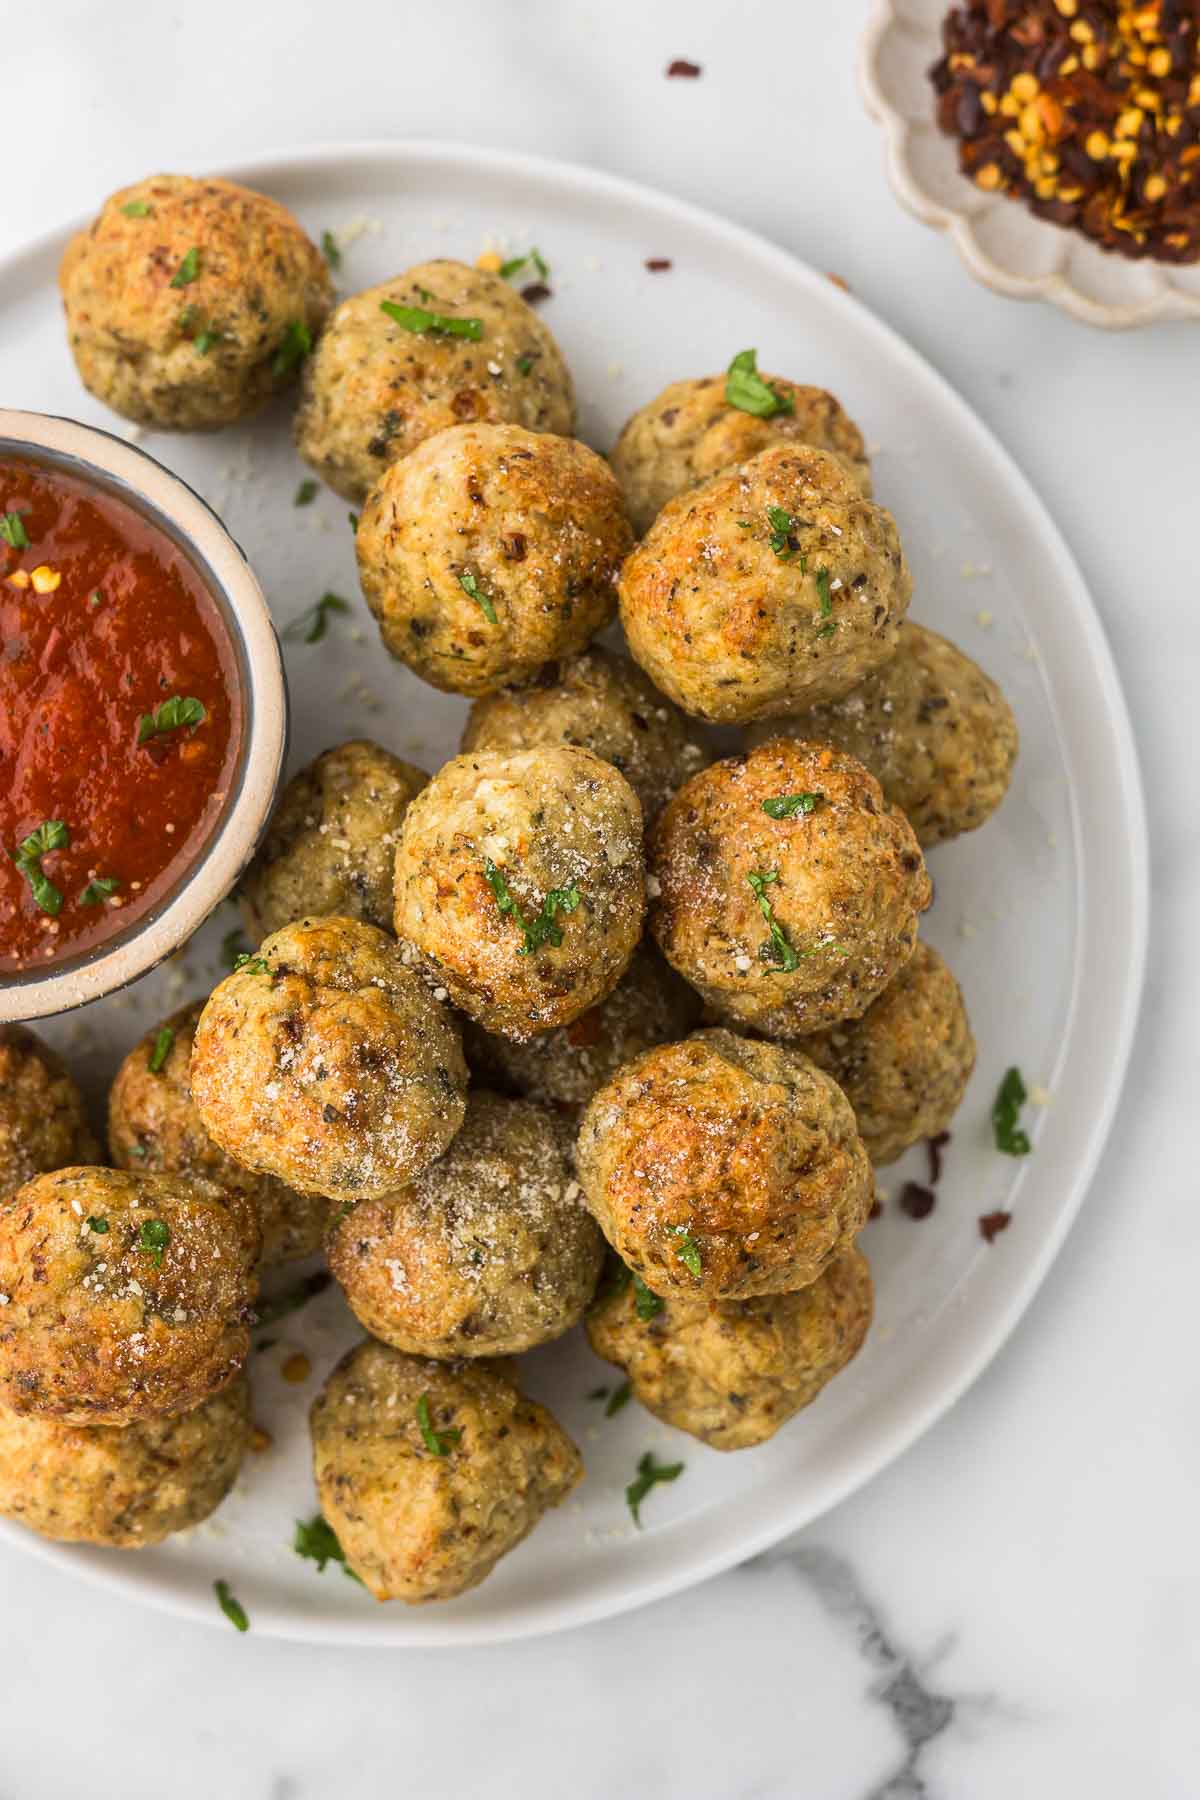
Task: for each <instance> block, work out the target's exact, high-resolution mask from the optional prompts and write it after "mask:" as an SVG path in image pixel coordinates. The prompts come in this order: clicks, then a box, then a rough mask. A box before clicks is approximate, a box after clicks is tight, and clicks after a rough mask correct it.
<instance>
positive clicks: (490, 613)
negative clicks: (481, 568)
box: [458, 569, 498, 625]
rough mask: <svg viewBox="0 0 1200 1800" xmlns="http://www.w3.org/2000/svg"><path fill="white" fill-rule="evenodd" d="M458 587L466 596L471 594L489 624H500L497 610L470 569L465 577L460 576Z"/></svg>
mask: <svg viewBox="0 0 1200 1800" xmlns="http://www.w3.org/2000/svg"><path fill="white" fill-rule="evenodd" d="M458 585H459V587H460V588H461V589H462V591H463V593H464V594H469V595H470V596H471V599H472V600H474V601H475V603H476V605H477V606H478V607H479V608H480V610H481V611H482V613H483V616H484V618H485V619H486V620H487V622H488V624H489V625H495V624H496V623H497V622H498V621H497V619H496V609H495V607H494V606H493V605H492V603H491V601H490V600H489V599H488V596H487V595H486V594H485V593H484V591H483V589H482V588H481V587H480V585H479V582H478V581H477V579H476V578H475V576H474V575H472V574H471V572H470V570H469V569H468V571H467V573H466V574H465V575H460V576H459V578H458Z"/></svg>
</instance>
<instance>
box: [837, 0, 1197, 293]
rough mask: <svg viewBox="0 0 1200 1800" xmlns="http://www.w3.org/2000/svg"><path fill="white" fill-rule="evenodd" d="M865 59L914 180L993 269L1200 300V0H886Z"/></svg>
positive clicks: (1081, 289) (922, 201)
mask: <svg viewBox="0 0 1200 1800" xmlns="http://www.w3.org/2000/svg"><path fill="white" fill-rule="evenodd" d="M861 76H862V81H863V87H864V92H865V95H866V99H867V103H868V106H869V107H870V109H871V111H872V112H873V113H874V114H875V116H876V117H877V118H878V119H879V120H880V122H881V123H882V124H883V126H884V128H885V131H886V134H887V140H888V168H889V174H890V176H891V180H892V184H893V187H894V188H895V190H896V193H897V195H898V197H899V198H900V199H901V201H902V202H903V203H904V204H905V206H907V207H908V208H909V210H910V211H912V212H914V213H915V214H916V215H917V216H918V217H919V218H921V219H923V220H924V221H925V222H926V223H929V224H932V225H935V226H937V227H938V228H939V229H941V230H944V231H946V232H947V233H948V234H949V235H950V236H951V238H952V239H953V240H954V242H955V243H956V244H957V246H958V249H959V251H960V253H961V255H962V257H963V260H964V261H965V262H966V264H967V267H968V268H969V269H970V271H971V272H972V274H974V275H975V276H976V277H977V278H978V279H979V280H981V281H983V282H985V283H986V284H987V285H988V286H989V287H992V288H994V289H996V290H997V291H999V292H1001V293H1006V294H1011V295H1014V296H1016V297H1018V298H1021V299H1033V298H1042V299H1047V300H1050V301H1051V302H1053V303H1054V304H1056V305H1058V306H1061V307H1062V308H1063V309H1064V310H1065V311H1067V312H1070V313H1072V314H1073V315H1074V316H1075V317H1077V318H1080V319H1083V320H1085V321H1086V322H1087V323H1089V324H1093V325H1102V326H1109V327H1123V326H1130V325H1138V324H1144V323H1148V322H1150V321H1153V320H1157V319H1172V318H1173V319H1181V318H1200V0H959V3H958V4H955V5H951V6H949V7H947V6H946V5H945V3H944V0H877V4H876V8H875V13H874V16H873V19H872V21H871V25H870V28H869V30H868V33H867V36H866V39H865V40H864V45H863V55H862V65H861Z"/></svg>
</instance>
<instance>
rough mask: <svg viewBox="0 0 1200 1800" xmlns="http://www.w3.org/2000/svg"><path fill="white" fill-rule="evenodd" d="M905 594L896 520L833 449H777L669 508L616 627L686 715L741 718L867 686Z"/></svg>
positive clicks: (624, 576) (647, 545) (626, 585)
mask: <svg viewBox="0 0 1200 1800" xmlns="http://www.w3.org/2000/svg"><path fill="white" fill-rule="evenodd" d="M911 593H912V577H911V576H910V574H909V572H908V565H907V563H906V562H905V560H904V552H903V550H902V549H901V547H900V539H899V536H898V534H897V531H896V525H895V521H894V520H893V518H892V516H891V514H890V513H889V512H885V511H884V509H883V507H882V506H876V505H875V503H874V501H871V500H864V499H863V497H862V495H861V494H860V493H859V490H858V487H857V485H856V483H855V481H854V480H853V478H852V477H851V476H850V475H849V474H848V472H847V470H846V466H845V464H844V463H842V462H841V461H840V460H839V459H838V458H837V457H835V456H830V455H829V453H828V452H827V451H824V450H813V449H809V448H808V447H807V446H805V445H790V444H775V445H773V446H772V447H771V448H769V449H767V450H760V451H759V453H758V455H757V456H753V457H751V458H750V460H749V461H748V462H745V463H742V464H740V465H739V466H738V467H737V468H735V469H730V470H727V471H726V473H725V474H723V475H716V476H714V477H713V478H712V480H711V481H706V482H705V483H704V484H703V485H702V486H700V487H697V488H693V489H692V490H691V491H690V492H689V493H686V494H681V495H679V497H678V498H677V499H675V500H671V501H669V502H668V503H667V505H666V506H665V507H664V508H663V510H662V512H661V513H660V514H659V515H658V518H657V519H656V520H655V522H654V524H653V525H652V526H651V527H650V530H649V531H648V532H647V533H646V536H645V537H644V538H643V539H642V542H641V543H640V544H639V545H638V547H637V549H636V550H635V551H634V552H633V554H632V555H631V556H630V557H628V558H627V559H626V562H625V566H624V569H623V570H622V573H621V586H620V595H621V622H622V624H623V625H624V627H625V635H626V637H627V638H628V640H629V648H630V649H631V650H632V652H633V654H634V656H635V657H636V658H637V660H638V662H639V663H641V665H642V667H643V669H645V671H646V673H647V674H648V675H649V676H650V678H651V680H652V681H654V682H655V683H656V685H657V686H658V687H660V688H662V690H663V692H664V693H665V694H669V695H670V697H671V699H672V700H674V701H676V702H677V704H678V705H680V706H682V708H683V710H684V712H687V713H692V714H694V715H695V716H696V717H697V718H701V719H710V720H713V721H714V722H716V723H718V724H720V723H725V724H738V723H741V724H745V723H747V722H748V721H749V720H751V719H769V718H774V717H775V716H776V715H777V714H779V713H785V712H789V711H794V710H795V709H796V708H798V707H801V706H811V705H814V704H815V703H816V702H817V701H820V700H833V699H836V698H837V696H838V695H839V694H845V693H847V692H848V691H849V690H850V689H851V688H852V687H855V686H856V685H857V684H858V683H859V682H860V681H862V680H864V679H865V677H866V676H868V675H869V674H870V673H871V671H872V670H873V669H877V668H878V667H879V665H880V664H881V663H883V662H886V661H887V659H888V657H889V656H891V654H892V652H893V651H894V650H895V648H896V636H897V631H898V628H899V625H900V621H901V619H902V618H903V617H904V614H905V612H906V611H907V609H908V602H909V597H910V595H911Z"/></svg>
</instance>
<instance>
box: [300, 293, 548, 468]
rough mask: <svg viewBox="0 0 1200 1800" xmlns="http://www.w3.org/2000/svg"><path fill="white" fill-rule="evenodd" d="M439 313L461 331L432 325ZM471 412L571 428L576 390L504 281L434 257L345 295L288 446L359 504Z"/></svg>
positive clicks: (308, 379)
mask: <svg viewBox="0 0 1200 1800" xmlns="http://www.w3.org/2000/svg"><path fill="white" fill-rule="evenodd" d="M386 307H396V308H398V309H399V310H400V311H401V312H402V313H403V314H404V315H405V317H404V320H403V322H402V321H401V320H400V319H397V318H395V317H394V316H393V315H392V314H391V313H389V312H387V311H386V310H385V308H386ZM447 318H450V319H453V320H455V321H456V323H457V326H458V330H457V331H446V330H439V329H438V324H437V321H440V320H443V319H447ZM476 327H477V328H476ZM472 420H489V421H492V422H494V423H502V424H509V425H523V426H524V427H525V428H526V429H527V430H529V431H556V432H559V433H561V434H562V435H563V436H569V435H570V433H571V432H572V431H573V430H574V429H575V394H574V390H573V388H572V385H571V376H570V372H569V371H568V369H567V365H566V363H565V362H564V361H563V358H562V352H561V351H560V350H559V347H558V345H557V344H556V343H555V341H554V339H553V337H552V336H551V334H550V332H549V330H548V329H547V327H546V326H545V325H544V324H543V323H542V321H541V319H539V318H538V316H537V314H536V313H535V312H534V310H533V308H532V307H531V306H528V305H526V303H525V301H524V300H522V299H521V297H520V295H519V294H518V293H516V291H515V290H514V289H513V288H512V287H510V286H509V284H508V282H507V281H502V280H501V279H500V277H499V276H498V275H489V274H485V273H484V272H483V271H482V270H480V269H472V268H469V267H468V266H467V265H466V264H465V263H460V262H451V261H449V260H448V259H440V260H438V261H436V262H427V263H418V265H417V266H416V268H414V269H409V270H408V272H407V273H406V274H403V275H397V276H396V277H395V278H394V279H393V280H392V281H385V282H383V283H382V285H381V286H379V287H373V288H367V289H366V291H365V292H364V293H361V294H354V295H352V296H351V298H350V299H349V300H343V302H342V304H341V305H340V306H339V307H338V309H337V311H336V312H335V313H334V315H333V318H332V319H331V320H330V322H329V329H328V331H327V332H326V333H325V335H324V337H323V338H322V339H321V342H320V343H319V344H318V346H317V352H316V355H315V356H314V357H313V359H312V361H311V362H310V363H309V365H308V367H307V368H306V369H305V373H304V398H303V401H302V403H301V406H300V411H299V414H298V415H297V418H296V443H297V445H298V446H299V450H300V454H301V456H303V457H304V458H305V460H306V461H307V462H309V463H311V464H312V466H313V468H314V469H315V470H316V471H317V473H318V474H319V475H320V476H321V477H322V479H323V480H324V481H327V482H328V483H329V486H330V487H331V488H333V490H334V492H335V493H338V494H341V495H342V496H343V498H344V499H346V500H351V501H354V502H358V501H360V500H363V499H364V498H365V497H366V494H367V490H368V489H369V488H371V487H373V486H374V484H375V482H376V481H378V479H379V477H380V476H381V475H382V474H383V472H384V470H385V469H386V468H387V467H388V466H389V464H391V463H394V462H397V461H398V460H399V458H400V457H402V456H407V455H408V453H409V451H410V450H415V449H416V447H417V445H418V444H420V443H422V442H423V441H424V439H425V438H427V437H432V435H433V433H434V432H435V431H445V430H447V429H448V427H449V426H451V425H464V424H469V423H470V422H471V421H472Z"/></svg>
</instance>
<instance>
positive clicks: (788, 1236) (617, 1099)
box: [575, 1030, 874, 1300]
mask: <svg viewBox="0 0 1200 1800" xmlns="http://www.w3.org/2000/svg"><path fill="white" fill-rule="evenodd" d="M575 1164H576V1169H577V1171H578V1174H579V1179H580V1181H581V1182H582V1183H583V1191H584V1195H585V1197H586V1200H587V1203H588V1206H589V1207H590V1208H591V1210H592V1212H593V1214H594V1215H595V1217H596V1221H597V1223H598V1224H599V1226H600V1229H601V1231H603V1233H604V1235H605V1237H606V1238H607V1239H608V1241H609V1243H610V1244H611V1245H612V1246H613V1249H614V1250H616V1252H617V1254H618V1255H619V1256H620V1257H621V1258H622V1259H623V1260H624V1261H625V1262H626V1263H628V1265H629V1266H630V1268H632V1269H635V1270H636V1271H637V1272H638V1274H639V1275H640V1276H641V1277H642V1279H643V1281H644V1282H645V1283H646V1286H647V1287H649V1288H651V1289H653V1291H654V1292H655V1293H657V1294H663V1295H666V1296H671V1295H674V1294H684V1295H687V1296H688V1297H689V1298H691V1299H699V1298H702V1299H707V1300H742V1299H747V1298H749V1297H750V1296H751V1295H754V1294H786V1293H790V1292H792V1291H793V1290H794V1289H796V1288H801V1287H806V1286H807V1285H808V1284H809V1283H810V1282H813V1281H815V1280H816V1279H817V1277H818V1276H819V1275H820V1274H821V1273H822V1271H823V1270H824V1269H826V1268H827V1267H828V1265H829V1263H830V1262H831V1261H832V1260H833V1258H834V1257H835V1256H839V1255H841V1253H842V1252H843V1251H844V1250H846V1249H847V1248H848V1247H849V1245H850V1244H852V1243H853V1241H854V1239H855V1237H856V1236H857V1235H858V1233H859V1231H860V1230H861V1229H862V1227H863V1225H864V1223H865V1221H866V1218H867V1214H868V1212H869V1210H870V1206H871V1201H872V1198H873V1196H874V1181H873V1179H872V1176H871V1165H870V1163H869V1162H868V1161H867V1153H866V1151H865V1150H864V1149H863V1146H862V1142H861V1140H860V1138H859V1135H858V1132H857V1130H856V1129H855V1125H854V1114H853V1112H852V1111H851V1110H850V1104H849V1102H848V1101H847V1099H846V1097H845V1095H844V1094H843V1093H842V1091H841V1089H840V1088H839V1087H838V1086H837V1085H836V1084H835V1083H834V1082H833V1081H831V1080H830V1078H829V1077H828V1076H827V1075H825V1074H823V1073H822V1071H821V1070H820V1069H818V1068H817V1067H816V1065H815V1064H814V1063H811V1062H809V1060H808V1058H807V1057H806V1056H802V1055H801V1054H800V1053H799V1052H798V1051H796V1050H794V1049H792V1048H789V1047H787V1046H785V1045H783V1044H764V1043H760V1042H758V1041H754V1040H751V1039H749V1038H739V1037H735V1036H734V1035H733V1033H732V1032H731V1031H720V1030H718V1031H698V1032H696V1033H695V1035H694V1036H693V1037H690V1038H688V1039H687V1041H686V1043H682V1044H661V1045H659V1046H658V1048H657V1049H654V1050H648V1051H647V1052H646V1054H645V1055H644V1056H640V1057H639V1058H638V1059H637V1061H636V1062H633V1063H629V1064H628V1065H627V1066H626V1067H625V1068H623V1069H622V1070H620V1071H619V1073H618V1074H617V1075H616V1076H615V1077H614V1078H613V1080H612V1081H610V1082H609V1084H608V1086H607V1087H603V1088H601V1089H600V1091H599V1093H598V1094H595V1095H594V1096H593V1098H592V1099H591V1101H590V1102H589V1104H588V1108H587V1111H586V1112H585V1113H584V1115H583V1122H582V1124H581V1125H580V1128H579V1141H578V1143H577V1145H576V1149H575Z"/></svg>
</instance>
